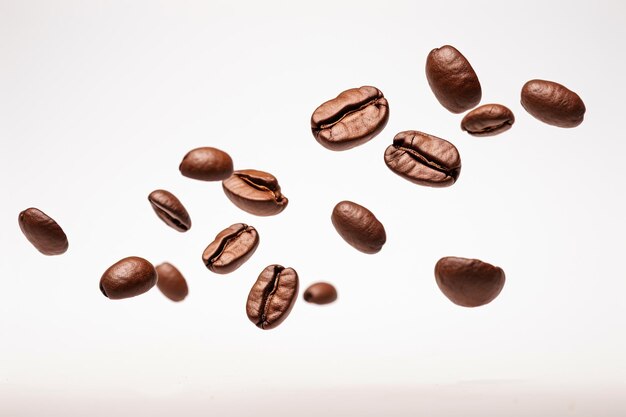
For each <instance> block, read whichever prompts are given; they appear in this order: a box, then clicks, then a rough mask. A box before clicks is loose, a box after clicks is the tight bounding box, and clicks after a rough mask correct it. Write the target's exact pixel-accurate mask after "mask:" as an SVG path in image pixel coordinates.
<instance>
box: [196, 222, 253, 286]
mask: <svg viewBox="0 0 626 417" xmlns="http://www.w3.org/2000/svg"><path fill="white" fill-rule="evenodd" d="M258 246H259V234H258V233H257V231H256V229H255V228H254V227H252V226H248V225H247V224H243V223H236V224H233V225H232V226H230V227H228V228H226V229H224V230H222V231H221V232H219V233H218V234H217V236H215V240H214V241H213V242H211V243H210V244H209V246H207V248H206V249H205V250H204V253H203V254H202V261H203V262H204V264H205V265H206V267H207V268H209V270H210V271H213V272H215V273H216V274H228V273H229V272H233V271H234V270H235V269H237V268H239V267H240V266H241V265H243V264H244V262H246V261H247V260H248V259H250V257H251V256H252V254H253V253H254V252H255V251H256V248H257V247H258Z"/></svg>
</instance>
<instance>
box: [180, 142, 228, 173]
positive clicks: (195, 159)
mask: <svg viewBox="0 0 626 417" xmlns="http://www.w3.org/2000/svg"><path fill="white" fill-rule="evenodd" d="M178 169H179V170H180V173H181V174H183V175H184V176H185V177H188V178H193V179H196V180H202V181H222V180H225V179H226V178H228V177H230V176H231V174H232V173H233V160H232V159H231V157H230V155H228V154H227V153H226V152H224V151H222V150H219V149H217V148H211V147H209V146H206V147H203V148H196V149H192V150H191V151H189V152H188V153H187V154H186V155H185V156H184V157H183V161H182V162H181V163H180V166H179V167H178Z"/></svg>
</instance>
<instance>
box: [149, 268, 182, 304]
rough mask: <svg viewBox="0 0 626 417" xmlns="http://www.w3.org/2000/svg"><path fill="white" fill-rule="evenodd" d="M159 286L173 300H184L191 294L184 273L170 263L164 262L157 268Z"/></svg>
mask: <svg viewBox="0 0 626 417" xmlns="http://www.w3.org/2000/svg"><path fill="white" fill-rule="evenodd" d="M155 269H156V272H157V276H158V280H157V284H156V285H157V288H158V289H159V290H161V292H162V293H163V295H165V296H166V297H167V298H169V299H170V300H172V301H182V300H184V299H185V297H187V294H189V287H187V281H186V280H185V277H183V274H181V273H180V271H179V270H178V269H176V267H175V266H174V265H172V264H170V263H167V262H164V263H162V264H161V265H159V266H157V267H156V268H155Z"/></svg>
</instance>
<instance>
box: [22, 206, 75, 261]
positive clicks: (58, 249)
mask: <svg viewBox="0 0 626 417" xmlns="http://www.w3.org/2000/svg"><path fill="white" fill-rule="evenodd" d="M17 222H18V224H19V226H20V229H21V230H22V233H24V236H26V239H28V241H29V242H30V243H31V244H32V245H33V246H34V247H35V249H37V250H38V251H39V252H41V253H43V254H44V255H48V256H51V255H61V254H62V253H65V252H66V251H67V248H68V246H69V243H68V241H67V236H66V235H65V232H63V229H61V226H59V225H58V224H57V222H55V221H54V220H53V219H52V218H51V217H49V216H48V215H47V214H46V213H44V212H43V211H41V210H39V209H37V208H34V207H31V208H29V209H26V210H24V211H22V212H21V213H20V214H19V216H18V219H17Z"/></svg>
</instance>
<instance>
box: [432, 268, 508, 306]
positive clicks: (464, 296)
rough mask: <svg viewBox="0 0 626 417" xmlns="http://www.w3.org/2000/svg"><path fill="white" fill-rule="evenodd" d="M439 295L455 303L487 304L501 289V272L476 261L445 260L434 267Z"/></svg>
mask: <svg viewBox="0 0 626 417" xmlns="http://www.w3.org/2000/svg"><path fill="white" fill-rule="evenodd" d="M435 278H436V280H437V285H438V286H439V289H441V292H443V294H444V295H445V296H446V297H448V298H449V299H450V301H452V302H453V303H454V304H458V305H460V306H463V307H478V306H482V305H484V304H487V303H490V302H491V301H493V299H494V298H496V297H497V296H498V294H500V291H502V287H504V281H505V277H504V271H503V270H502V269H501V268H498V267H497V266H493V265H490V264H488V263H486V262H483V261H479V260H478V259H466V258H455V257H446V258H441V259H440V260H439V262H437V265H435Z"/></svg>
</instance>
